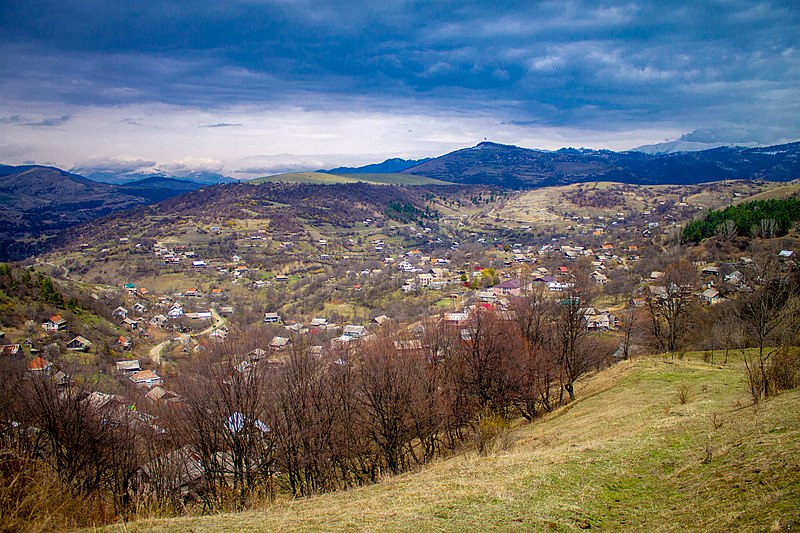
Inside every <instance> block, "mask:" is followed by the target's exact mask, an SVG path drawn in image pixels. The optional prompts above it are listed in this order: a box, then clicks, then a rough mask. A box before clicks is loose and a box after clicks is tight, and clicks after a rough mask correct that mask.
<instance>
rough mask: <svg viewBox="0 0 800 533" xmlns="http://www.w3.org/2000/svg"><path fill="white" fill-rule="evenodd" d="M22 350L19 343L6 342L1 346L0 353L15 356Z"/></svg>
mask: <svg viewBox="0 0 800 533" xmlns="http://www.w3.org/2000/svg"><path fill="white" fill-rule="evenodd" d="M20 352H21V347H20V345H19V344H4V345H3V346H0V355H3V356H5V357H14V356H15V355H19V353H20Z"/></svg>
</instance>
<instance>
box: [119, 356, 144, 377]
mask: <svg viewBox="0 0 800 533" xmlns="http://www.w3.org/2000/svg"><path fill="white" fill-rule="evenodd" d="M115 365H116V368H117V372H119V373H120V374H132V373H135V372H139V371H140V370H141V369H142V365H141V364H139V360H138V359H132V360H129V361H127V360H126V361H117V362H116V363H115Z"/></svg>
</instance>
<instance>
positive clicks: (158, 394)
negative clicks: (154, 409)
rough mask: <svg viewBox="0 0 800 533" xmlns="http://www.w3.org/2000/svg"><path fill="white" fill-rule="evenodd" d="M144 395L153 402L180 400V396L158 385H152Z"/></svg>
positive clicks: (174, 401)
mask: <svg viewBox="0 0 800 533" xmlns="http://www.w3.org/2000/svg"><path fill="white" fill-rule="evenodd" d="M144 397H145V398H146V399H147V400H149V401H151V402H153V403H177V402H179V401H180V400H181V397H180V396H178V395H177V394H175V393H174V392H172V391H168V390H167V389H165V388H163V387H160V386H158V385H154V386H153V388H152V389H150V390H149V391H147V394H145V395H144Z"/></svg>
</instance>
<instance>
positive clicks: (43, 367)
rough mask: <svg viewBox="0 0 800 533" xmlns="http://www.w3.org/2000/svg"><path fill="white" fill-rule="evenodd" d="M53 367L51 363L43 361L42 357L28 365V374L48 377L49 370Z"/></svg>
mask: <svg viewBox="0 0 800 533" xmlns="http://www.w3.org/2000/svg"><path fill="white" fill-rule="evenodd" d="M52 367H53V363H51V362H50V361H48V360H47V359H44V358H43V357H36V358H34V360H33V361H31V362H30V363H28V372H31V373H34V374H41V375H48V374H50V369H51V368H52Z"/></svg>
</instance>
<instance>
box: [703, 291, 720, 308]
mask: <svg viewBox="0 0 800 533" xmlns="http://www.w3.org/2000/svg"><path fill="white" fill-rule="evenodd" d="M700 298H701V299H702V300H703V302H704V303H707V304H708V305H714V304H718V303H719V302H721V301H722V295H721V294H720V293H719V291H718V290H717V289H712V288H709V289H706V290H704V291H703V292H702V294H701V295H700Z"/></svg>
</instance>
